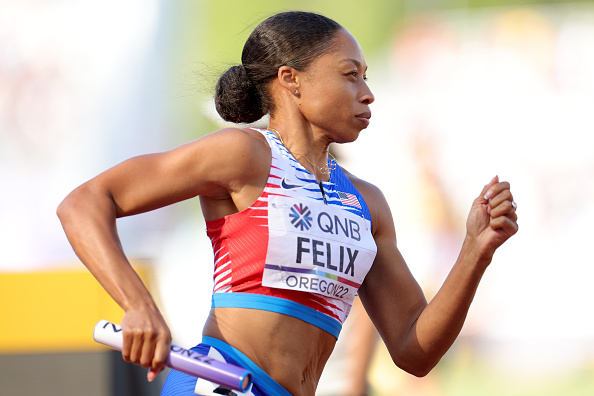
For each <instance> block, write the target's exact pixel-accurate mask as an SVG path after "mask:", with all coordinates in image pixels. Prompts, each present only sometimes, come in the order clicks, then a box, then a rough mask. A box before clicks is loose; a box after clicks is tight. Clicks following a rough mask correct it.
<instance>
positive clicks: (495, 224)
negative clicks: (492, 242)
mask: <svg viewBox="0 0 594 396" xmlns="http://www.w3.org/2000/svg"><path fill="white" fill-rule="evenodd" d="M517 218H518V216H517V215H516V214H515V213H512V214H509V215H507V216H498V217H492V218H491V220H490V222H489V224H490V226H491V228H492V229H494V230H503V231H505V232H506V233H508V234H509V235H513V234H515V233H516V232H517V231H518V222H517Z"/></svg>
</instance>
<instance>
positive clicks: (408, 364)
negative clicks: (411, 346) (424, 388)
mask: <svg viewBox="0 0 594 396" xmlns="http://www.w3.org/2000/svg"><path fill="white" fill-rule="evenodd" d="M393 361H394V364H395V365H396V366H398V367H400V368H401V369H402V370H404V371H406V372H407V373H409V374H411V375H414V376H415V377H418V378H422V377H425V376H426V375H427V374H429V373H430V372H431V370H433V369H434V368H435V366H437V363H439V361H440V359H430V358H429V357H427V356H424V357H417V358H412V359H406V360H404V359H393Z"/></svg>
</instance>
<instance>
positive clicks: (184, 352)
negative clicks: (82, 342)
mask: <svg viewBox="0 0 594 396" xmlns="http://www.w3.org/2000/svg"><path fill="white" fill-rule="evenodd" d="M93 338H94V339H95V341H97V342H98V343H100V344H103V345H107V346H108V347H111V348H114V349H117V350H118V351H121V350H122V348H123V344H124V336H123V335H122V327H121V326H120V325H117V324H115V323H111V322H108V321H107V320H100V321H99V322H97V324H96V325H95V330H94V331H93ZM165 364H166V365H167V367H170V368H172V369H174V370H177V371H181V372H182V373H186V374H189V375H193V376H194V377H198V378H203V379H205V380H207V381H210V382H214V383H215V384H218V385H221V386H223V387H225V388H229V389H233V390H238V391H240V392H245V391H246V390H247V389H248V388H249V387H250V385H251V384H252V373H250V371H249V370H246V369H244V368H241V367H238V366H235V365H232V364H229V363H225V362H221V361H220V360H215V359H213V358H211V357H209V356H206V355H202V354H200V353H198V352H194V351H190V350H189V349H185V348H182V347H179V346H176V345H171V350H170V351H169V356H168V357H167V362H166V363H165Z"/></svg>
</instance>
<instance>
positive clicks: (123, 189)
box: [57, 129, 269, 380]
mask: <svg viewBox="0 0 594 396" xmlns="http://www.w3.org/2000/svg"><path fill="white" fill-rule="evenodd" d="M254 133H255V132H246V131H245V130H239V129H227V130H222V131H219V132H216V133H213V134H210V135H207V136H205V137H203V138H201V139H198V140H195V141H193V142H190V143H188V144H185V145H183V146H180V147H178V148H176V149H173V150H171V151H168V152H164V153H158V154H150V155H144V156H139V157H135V158H132V159H129V160H127V161H124V162H122V163H121V164H119V165H116V166H115V167H113V168H111V169H109V170H107V171H105V172H103V173H101V174H100V175H98V176H97V177H95V178H93V179H91V180H90V181H88V182H86V183H84V184H83V185H81V186H80V187H78V188H76V189H75V190H74V191H73V192H71V193H70V194H69V195H68V196H67V197H66V198H65V199H64V201H63V202H62V203H61V204H60V205H59V207H58V210H57V213H58V217H59V218H60V221H61V222H62V226H63V228H64V231H65V233H66V236H67V237H68V240H69V242H70V244H71V245H72V247H73V249H74V251H75V253H76V255H77V256H78V257H79V258H80V260H81V261H82V262H83V263H84V264H85V266H86V267H87V268H88V269H89V270H90V272H91V273H92V274H93V276H95V278H96V279H97V280H98V281H99V282H100V283H101V285H102V286H103V288H104V289H105V290H106V291H107V292H108V293H109V295H110V296H111V297H112V298H113V299H114V300H115V301H116V303H118V305H120V307H121V308H122V309H123V310H124V312H125V315H124V318H123V320H122V329H123V335H124V345H123V350H122V356H123V358H124V360H126V361H129V362H133V363H135V364H141V365H142V366H143V367H145V368H150V369H151V370H150V371H149V375H148V378H149V380H152V379H154V377H155V376H156V375H157V374H158V373H159V372H160V371H162V370H163V368H164V367H165V361H166V359H167V355H168V353H169V346H170V344H171V333H170V331H169V329H168V327H167V324H166V323H165V320H164V318H163V316H162V315H161V313H160V312H159V309H158V307H157V305H156V304H155V302H154V300H153V299H152V297H151V295H150V294H149V292H148V290H147V289H146V287H145V286H144V284H143V283H142V281H141V280H140V277H139V276H138V275H137V274H136V272H135V271H134V270H133V268H132V267H131V265H130V263H129V261H128V259H127V258H126V256H125V254H124V251H123V248H122V245H121V243H120V239H119V237H118V233H117V229H116V219H117V218H118V217H124V216H129V215H134V214H138V213H142V212H147V211H150V210H153V209H157V208H160V207H163V206H166V205H170V204H173V203H175V202H179V201H181V200H184V199H189V198H192V197H195V196H197V195H202V196H204V197H207V198H209V201H211V202H215V203H216V202H221V203H225V204H224V205H226V207H228V206H229V203H231V204H232V205H234V206H236V207H237V206H242V205H243V201H245V199H244V196H245V195H246V190H248V189H249V188H253V186H254V185H258V184H260V179H261V178H262V176H261V175H262V173H263V172H265V173H264V174H265V175H267V172H268V170H267V169H266V166H267V164H266V158H267V157H266V155H262V154H263V153H264V151H262V150H268V149H267V147H266V146H265V143H263V142H262V140H261V139H258V138H257V137H256V135H254ZM268 152H269V150H268ZM264 182H265V180H264ZM248 195H249V194H248Z"/></svg>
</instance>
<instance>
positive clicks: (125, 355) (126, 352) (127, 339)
mask: <svg viewBox="0 0 594 396" xmlns="http://www.w3.org/2000/svg"><path fill="white" fill-rule="evenodd" d="M122 334H123V338H124V341H123V345H122V359H124V361H126V362H130V361H131V360H130V355H131V353H132V343H133V337H132V333H130V332H129V331H128V330H126V329H124V330H123V332H122Z"/></svg>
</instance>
